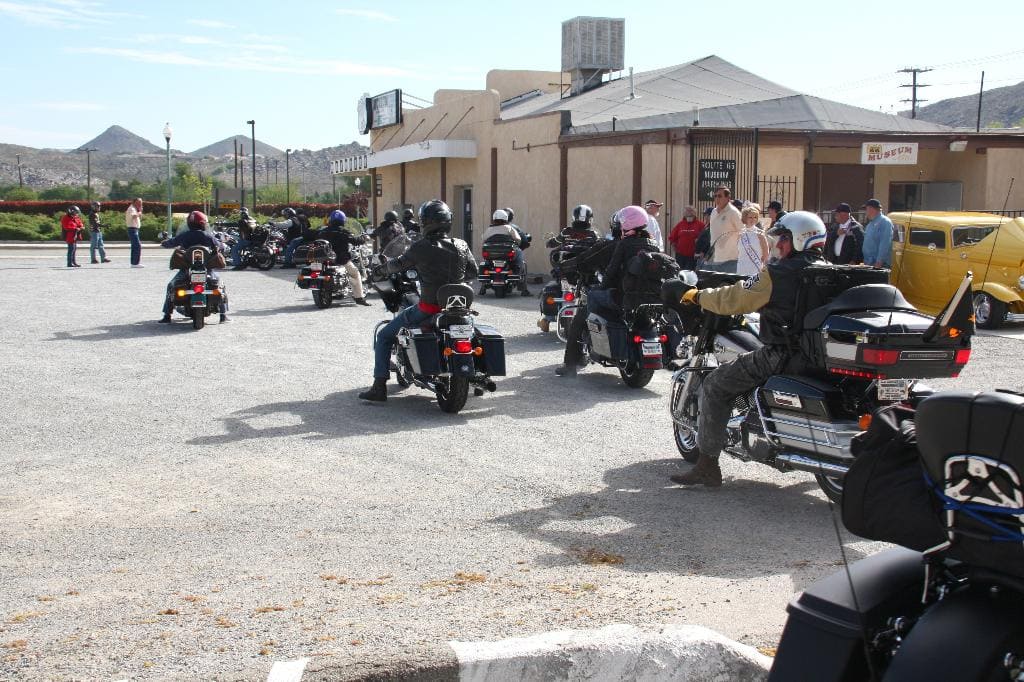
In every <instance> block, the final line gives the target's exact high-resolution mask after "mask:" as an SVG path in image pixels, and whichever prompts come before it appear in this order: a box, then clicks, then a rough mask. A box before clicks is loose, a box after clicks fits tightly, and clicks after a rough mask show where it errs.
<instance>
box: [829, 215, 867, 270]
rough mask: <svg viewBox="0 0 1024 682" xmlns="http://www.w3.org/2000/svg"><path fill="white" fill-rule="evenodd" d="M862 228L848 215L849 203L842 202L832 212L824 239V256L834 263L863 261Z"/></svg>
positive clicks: (847, 263) (850, 263)
mask: <svg viewBox="0 0 1024 682" xmlns="http://www.w3.org/2000/svg"><path fill="white" fill-rule="evenodd" d="M863 246H864V228H863V227H862V226H861V224H860V223H858V222H857V221H856V220H854V219H853V217H852V216H851V215H850V205H849V204H847V203H842V204H839V205H838V206H836V210H835V211H833V212H832V223H831V224H830V225H829V226H828V237H827V238H826V240H825V258H826V260H828V261H829V262H830V263H835V264H836V265H856V264H857V263H862V262H863V261H864V255H863V253H862V251H861V249H862V247H863Z"/></svg>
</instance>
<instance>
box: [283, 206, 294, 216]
mask: <svg viewBox="0 0 1024 682" xmlns="http://www.w3.org/2000/svg"><path fill="white" fill-rule="evenodd" d="M281 215H283V216H284V217H285V218H294V217H295V209H294V208H286V209H284V210H283V211H281Z"/></svg>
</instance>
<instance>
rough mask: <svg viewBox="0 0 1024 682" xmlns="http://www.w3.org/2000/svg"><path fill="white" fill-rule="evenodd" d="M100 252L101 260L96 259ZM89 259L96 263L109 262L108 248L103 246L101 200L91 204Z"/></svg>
mask: <svg viewBox="0 0 1024 682" xmlns="http://www.w3.org/2000/svg"><path fill="white" fill-rule="evenodd" d="M97 251H98V252H99V254H100V260H96V252H97ZM89 261H90V262H91V263H93V264H94V265H95V264H96V263H100V262H103V263H109V262H110V259H109V258H107V250H106V249H105V248H103V223H102V222H100V202H98V201H94V202H92V203H91V204H89Z"/></svg>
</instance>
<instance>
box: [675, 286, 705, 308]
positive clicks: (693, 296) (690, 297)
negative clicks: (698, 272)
mask: <svg viewBox="0 0 1024 682" xmlns="http://www.w3.org/2000/svg"><path fill="white" fill-rule="evenodd" d="M699 294H700V289H697V288H696V287H695V288H693V289H690V290H689V291H687V292H686V293H685V294H683V296H682V298H680V299H679V302H680V303H682V304H683V305H700V304H699V303H697V296H698V295H699Z"/></svg>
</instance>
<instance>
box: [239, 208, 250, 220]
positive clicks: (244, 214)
mask: <svg viewBox="0 0 1024 682" xmlns="http://www.w3.org/2000/svg"><path fill="white" fill-rule="evenodd" d="M238 217H239V218H241V219H242V220H248V219H249V209H247V208H246V207H245V206H243V207H242V210H240V211H239V212H238Z"/></svg>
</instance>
